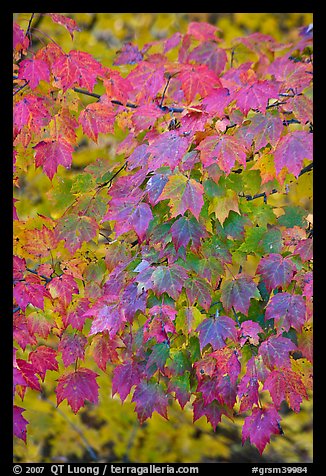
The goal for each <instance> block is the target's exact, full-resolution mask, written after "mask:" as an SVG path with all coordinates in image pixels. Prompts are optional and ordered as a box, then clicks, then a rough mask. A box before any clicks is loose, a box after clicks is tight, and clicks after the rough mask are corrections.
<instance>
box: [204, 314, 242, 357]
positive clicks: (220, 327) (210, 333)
mask: <svg viewBox="0 0 326 476" xmlns="http://www.w3.org/2000/svg"><path fill="white" fill-rule="evenodd" d="M196 330H197V331H199V342H200V348H201V349H203V348H204V347H205V346H206V345H207V344H211V345H212V347H213V350H218V349H221V348H222V347H224V346H225V345H226V344H225V339H231V340H233V341H235V340H237V331H236V327H235V322H234V321H233V319H231V318H230V317H227V316H218V317H215V318H207V319H204V321H203V322H202V323H201V324H199V326H198V327H197V329H196Z"/></svg>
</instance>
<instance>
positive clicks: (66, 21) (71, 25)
mask: <svg viewBox="0 0 326 476" xmlns="http://www.w3.org/2000/svg"><path fill="white" fill-rule="evenodd" d="M48 15H49V17H50V18H51V20H52V21H54V23H58V24H59V25H62V26H64V27H65V28H67V30H68V31H69V33H70V36H71V39H73V38H74V31H80V28H79V26H78V25H77V23H76V22H75V20H73V19H72V18H69V17H66V16H64V15H60V14H59V13H48Z"/></svg>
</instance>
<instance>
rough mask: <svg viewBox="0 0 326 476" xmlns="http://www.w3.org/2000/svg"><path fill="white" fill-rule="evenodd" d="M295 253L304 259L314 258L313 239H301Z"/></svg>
mask: <svg viewBox="0 0 326 476" xmlns="http://www.w3.org/2000/svg"><path fill="white" fill-rule="evenodd" d="M294 254H298V255H299V256H300V258H301V259H302V261H310V260H311V259H312V258H313V241H312V239H311V238H306V239H304V240H301V241H299V243H298V244H297V246H296V247H295V249H294Z"/></svg>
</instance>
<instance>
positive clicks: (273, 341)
mask: <svg viewBox="0 0 326 476" xmlns="http://www.w3.org/2000/svg"><path fill="white" fill-rule="evenodd" d="M296 348H297V347H296V345H295V344H294V343H293V342H292V340H290V339H288V338H287V337H283V336H275V335H272V336H271V337H269V338H268V339H266V340H265V341H264V342H262V344H261V345H260V347H259V350H258V355H261V356H262V358H263V362H264V364H265V365H266V366H267V367H268V368H269V369H270V370H273V369H274V368H275V367H290V358H289V353H290V352H293V351H294V350H296Z"/></svg>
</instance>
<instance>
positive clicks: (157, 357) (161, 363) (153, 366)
mask: <svg viewBox="0 0 326 476" xmlns="http://www.w3.org/2000/svg"><path fill="white" fill-rule="evenodd" d="M151 350H152V352H151V354H150V355H149V357H148V360H147V362H146V367H145V375H146V377H147V378H150V377H152V375H153V374H154V373H155V372H156V371H157V370H160V371H161V372H162V373H164V367H165V363H166V360H167V358H168V357H169V355H170V347H169V345H168V344H167V342H166V341H165V342H159V343H158V344H154V345H153V347H152V349H151Z"/></svg>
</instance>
